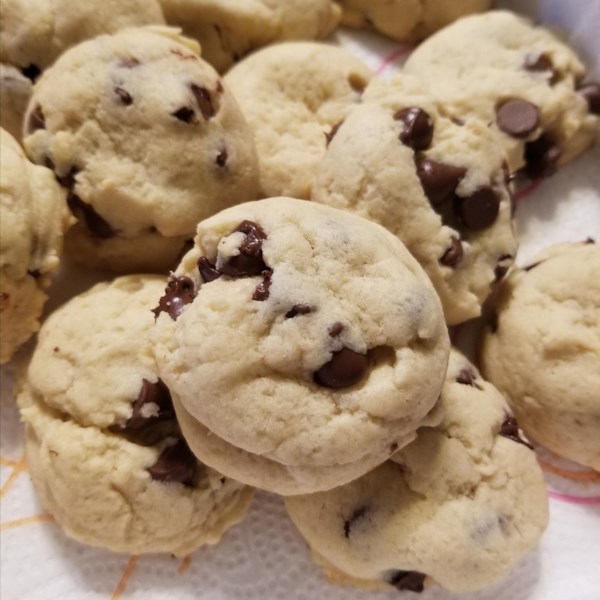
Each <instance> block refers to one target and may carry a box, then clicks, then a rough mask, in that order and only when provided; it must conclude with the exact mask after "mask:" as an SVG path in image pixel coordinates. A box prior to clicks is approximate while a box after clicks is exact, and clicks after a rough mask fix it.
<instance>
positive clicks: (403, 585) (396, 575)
mask: <svg viewBox="0 0 600 600" xmlns="http://www.w3.org/2000/svg"><path fill="white" fill-rule="evenodd" d="M424 582H425V575H424V574H423V573H419V572H418V571H392V572H391V573H390V576H389V578H388V583H389V584H390V585H393V586H394V587H395V588H397V589H398V590H400V591H403V590H408V591H410V592H417V593H421V592H422V591H423V589H424Z"/></svg>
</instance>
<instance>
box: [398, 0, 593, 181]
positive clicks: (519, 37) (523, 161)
mask: <svg viewBox="0 0 600 600" xmlns="http://www.w3.org/2000/svg"><path fill="white" fill-rule="evenodd" d="M404 68H405V70H406V71H407V72H409V73H413V74H415V75H418V76H419V77H423V78H424V79H426V80H427V82H428V83H429V84H430V85H431V89H432V91H433V92H434V94H435V95H436V96H438V98H439V99H440V100H441V101H443V102H445V103H446V104H447V105H448V106H449V107H452V110H455V111H458V112H459V113H461V114H464V115H475V116H478V117H480V118H481V119H483V120H484V121H486V122H489V123H493V127H494V129H495V130H496V131H497V132H498V133H499V135H500V139H501V141H502V144H503V146H504V148H505V150H506V152H507V154H508V161H509V166H510V169H511V172H512V171H516V170H518V169H523V170H524V171H525V173H526V174H528V175H529V176H531V177H538V176H540V175H548V174H550V173H551V172H552V171H553V170H554V168H555V167H556V166H557V165H562V164H564V163H566V162H568V161H570V160H572V159H573V158H575V157H576V156H577V155H578V154H580V153H581V152H582V151H583V150H585V148H587V146H589V145H590V144H591V143H592V141H593V140H594V137H595V132H596V130H597V128H598V116H597V115H598V114H600V88H599V87H598V86H597V85H596V86H595V87H594V88H592V89H590V88H587V90H586V91H585V93H583V92H582V90H581V85H582V82H583V80H584V78H585V68H584V65H583V64H582V63H581V61H580V60H579V58H578V57H577V55H576V54H575V52H574V51H573V50H571V49H570V48H569V47H568V46H567V45H566V44H565V43H563V42H562V41H561V40H560V39H559V38H558V37H556V36H555V35H554V34H552V33H550V31H549V30H547V29H544V28H542V27H534V26H533V25H532V24H531V23H530V22H529V21H528V20H526V19H525V18H523V17H520V16H518V15H515V14H514V13H510V12H506V11H492V12H488V13H486V14H483V15H475V16H470V17H465V18H463V19H460V20H459V21H457V22H456V23H454V24H452V25H450V26H448V27H446V28H445V29H444V30H442V31H440V32H438V33H437V34H435V35H434V36H432V37H431V38H429V39H428V40H426V41H425V42H424V43H423V44H421V45H420V46H419V47H418V48H417V49H416V50H415V51H414V52H413V53H412V54H411V55H410V56H409V58H408V60H407V61H406V63H405V66H404ZM578 89H580V91H579V92H578V91H577V90H578ZM586 95H587V97H588V99H589V100H586V97H585V96H586ZM594 113H595V114H594Z"/></svg>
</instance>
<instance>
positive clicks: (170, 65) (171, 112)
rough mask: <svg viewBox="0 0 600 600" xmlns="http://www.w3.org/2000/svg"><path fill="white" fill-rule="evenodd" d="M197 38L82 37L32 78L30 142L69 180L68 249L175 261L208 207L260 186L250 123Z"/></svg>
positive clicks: (151, 266) (126, 265)
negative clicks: (72, 218) (71, 218)
mask: <svg viewBox="0 0 600 600" xmlns="http://www.w3.org/2000/svg"><path fill="white" fill-rule="evenodd" d="M198 52H199V50H198V45H197V43H196V42H193V41H192V40H188V39H187V38H182V37H180V36H179V35H178V34H177V32H176V31H175V30H172V29H167V28H158V27H155V28H145V29H129V30H124V31H122V32H119V33H117V34H115V35H112V36H108V35H105V36H100V37H98V38H96V39H94V40H90V41H88V42H83V43H82V44H80V45H78V46H76V47H75V48H72V49H70V50H69V51H67V52H66V53H65V54H63V55H62V56H61V57H60V58H59V60H58V61H57V62H56V63H55V64H54V65H53V66H52V68H50V69H48V70H47V71H46V72H45V73H44V74H43V76H42V77H41V79H40V80H39V82H38V83H37V84H36V85H35V88H34V93H33V97H32V99H31V102H30V105H29V107H28V113H27V115H26V127H27V136H26V138H25V147H26V150H27V153H28V154H29V156H30V157H31V158H32V159H33V160H34V161H35V162H37V163H40V164H46V165H49V166H51V167H52V168H53V169H54V172H55V174H56V177H57V178H58V180H59V181H60V182H61V183H62V184H63V185H64V186H65V187H67V188H68V189H69V195H68V199H67V201H68V204H69V207H70V209H71V211H72V212H73V213H74V215H75V216H76V217H77V219H78V223H77V225H75V227H74V228H73V229H72V231H71V232H70V233H69V235H68V236H67V240H66V251H67V253H68V255H69V256H71V257H72V258H74V259H75V260H78V261H79V262H83V263H85V264H87V265H89V266H93V267H100V268H106V269H110V270H112V271H116V272H131V271H154V272H157V271H159V270H167V269H169V268H172V267H173V266H174V265H175V264H176V263H177V260H178V258H179V257H180V256H181V253H182V250H183V247H184V244H185V242H186V241H187V240H190V239H191V238H192V237H193V235H194V230H195V227H196V224H197V223H198V222H199V221H200V220H202V219H203V218H206V217H208V216H209V215H211V214H213V213H215V212H217V211H218V210H220V209H221V208H224V207H226V206H230V205H232V204H235V203H238V202H243V201H246V200H250V199H253V198H255V197H256V191H257V185H258V166H257V159H256V151H255V148H254V142H253V139H252V133H251V131H250V129H249V127H248V125H247V123H246V122H245V120H244V117H243V116H242V113H241V111H240V110H239V107H238V105H237V103H236V101H235V100H234V98H233V96H232V95H231V93H230V92H229V90H228V89H226V88H225V87H224V86H223V84H222V82H221V80H220V78H219V76H218V74H217V73H216V72H215V70H214V69H213V68H212V67H211V66H210V65H209V64H207V63H206V62H204V61H202V60H201V59H200V58H199V54H198Z"/></svg>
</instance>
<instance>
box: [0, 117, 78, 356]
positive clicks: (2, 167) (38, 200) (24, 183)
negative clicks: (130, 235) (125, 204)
mask: <svg viewBox="0 0 600 600" xmlns="http://www.w3.org/2000/svg"><path fill="white" fill-rule="evenodd" d="M0 182H1V183H0V330H1V331H2V335H1V336H0V363H5V362H7V361H9V360H10V358H11V356H12V355H13V353H14V352H15V351H16V349H17V348H18V347H19V346H20V345H21V344H22V343H23V342H25V341H26V340H27V339H28V338H29V337H30V336H31V334H32V333H34V332H35V331H37V330H38V328H39V318H40V315H41V314H42V308H43V306H44V303H45V301H46V293H45V291H44V290H45V289H46V288H47V287H48V285H49V284H50V275H51V274H52V273H53V272H54V271H55V270H56V268H57V267H58V263H59V259H60V255H61V253H62V243H63V233H64V231H65V230H66V229H67V227H68V226H69V225H70V224H71V217H70V215H69V213H68V211H67V209H66V205H65V194H64V192H63V190H62V189H61V188H60V186H59V185H58V184H57V183H56V181H55V179H54V176H53V174H52V172H51V171H49V170H48V169H46V168H45V167H38V166H37V165H33V164H31V163H30V162H29V161H28V160H27V157H26V156H25V154H24V152H23V150H22V148H21V147H20V146H19V144H17V142H16V140H15V139H14V138H13V137H11V136H10V134H8V133H7V132H6V131H4V130H3V129H0Z"/></svg>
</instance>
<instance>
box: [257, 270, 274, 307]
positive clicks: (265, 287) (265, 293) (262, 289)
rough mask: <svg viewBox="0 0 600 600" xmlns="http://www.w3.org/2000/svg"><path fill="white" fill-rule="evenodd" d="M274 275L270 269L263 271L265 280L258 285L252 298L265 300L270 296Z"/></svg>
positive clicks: (260, 300) (259, 300)
mask: <svg viewBox="0 0 600 600" xmlns="http://www.w3.org/2000/svg"><path fill="white" fill-rule="evenodd" d="M272 275H273V271H269V270H268V269H267V270H265V271H263V272H262V276H263V280H262V281H261V282H260V283H259V284H258V285H257V286H256V289H255V290H254V294H252V300H257V301H258V302H263V301H265V300H266V299H267V298H268V297H269V288H270V287H271V276H272Z"/></svg>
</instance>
